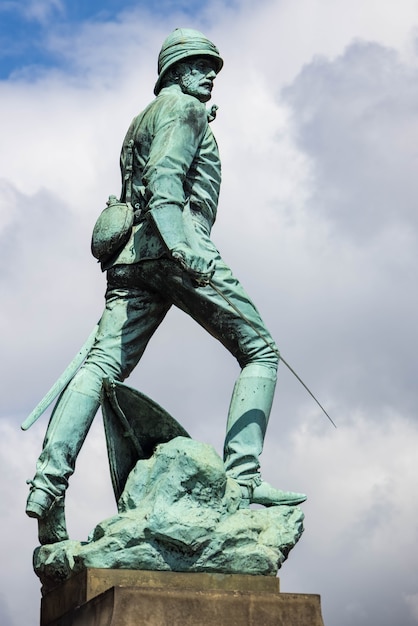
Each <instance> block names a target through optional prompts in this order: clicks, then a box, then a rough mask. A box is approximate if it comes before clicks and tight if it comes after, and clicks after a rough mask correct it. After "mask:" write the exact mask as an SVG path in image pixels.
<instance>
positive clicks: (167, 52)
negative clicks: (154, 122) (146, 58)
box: [154, 28, 224, 95]
mask: <svg viewBox="0 0 418 626" xmlns="http://www.w3.org/2000/svg"><path fill="white" fill-rule="evenodd" d="M194 56H204V57H211V58H212V59H214V61H215V62H216V73H218V72H219V71H220V70H221V69H222V66H223V64H224V62H223V59H222V58H221V57H220V56H219V50H218V48H217V47H216V46H215V45H214V44H213V43H212V42H211V41H210V40H209V39H208V38H207V37H205V35H204V34H203V33H201V32H199V31H198V30H194V29H193V28H176V29H175V30H173V32H172V33H170V34H169V36H168V37H167V39H166V40H165V41H164V43H163V45H162V47H161V50H160V54H159V55H158V80H157V82H156V83H155V87H154V93H155V95H157V94H158V93H159V91H160V89H161V81H162V79H163V78H164V74H165V73H166V71H167V70H168V69H169V68H170V67H171V66H172V65H174V63H177V62H178V61H182V60H183V59H187V58H188V57H194Z"/></svg>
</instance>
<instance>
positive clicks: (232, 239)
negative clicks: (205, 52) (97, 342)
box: [0, 0, 418, 626]
mask: <svg viewBox="0 0 418 626" xmlns="http://www.w3.org/2000/svg"><path fill="white" fill-rule="evenodd" d="M179 26H185V27H193V28H197V29H199V30H202V31H203V32H205V33H206V34H207V35H208V36H209V37H210V38H211V39H212V40H213V41H214V42H215V43H216V45H217V46H218V47H219V49H220V52H221V55H222V56H223V58H224V61H225V65H224V68H223V70H222V72H221V73H220V74H219V76H218V77H217V79H216V81H215V86H214V92H213V102H215V103H216V104H217V105H218V106H219V111H218V116H217V119H216V120H215V122H213V124H212V130H213V131H214V133H215V135H216V138H217V140H218V144H219V148H220V153H221V158H222V165H223V183H222V191H221V198H220V204H219V217H218V219H217V223H216V224H215V227H214V230H213V239H214V241H215V243H216V245H217V247H218V248H219V249H220V250H221V253H222V255H223V257H224V259H225V260H226V261H227V263H228V264H230V265H231V267H232V268H233V270H234V272H235V274H236V275H237V276H238V277H239V279H240V280H241V282H242V283H243V285H244V286H245V288H246V289H247V291H248V292H249V293H250V295H251V297H252V299H253V300H254V302H255V303H256V305H257V307H258V309H259V310H260V312H261V313H262V316H263V318H264V320H265V322H266V324H267V326H268V327H269V329H270V331H271V332H272V334H273V336H274V338H275V340H276V342H277V344H278V345H279V347H280V350H281V352H282V354H283V356H284V358H285V359H286V361H288V362H289V363H290V365H291V366H292V367H293V368H294V369H295V370H296V371H297V372H298V374H299V375H300V376H301V377H302V378H303V380H304V381H305V382H306V383H307V384H308V385H309V387H310V388H311V389H312V390H313V392H314V393H315V394H316V395H317V397H318V398H319V400H320V401H321V403H322V404H323V405H324V406H325V407H326V408H327V410H328V412H329V413H330V415H331V416H332V418H333V420H334V421H335V422H336V423H337V427H338V428H337V429H334V428H333V427H332V425H331V424H330V423H329V422H328V420H327V419H326V417H325V416H324V415H323V414H322V413H321V411H320V409H318V407H317V406H316V405H315V403H314V402H313V401H312V399H311V398H310V397H309V396H308V394H307V393H306V392H305V391H304V390H303V388H302V387H301V385H300V384H299V383H298V382H297V381H296V380H295V378H294V377H292V375H291V374H290V372H289V371H287V369H286V368H285V366H284V365H283V364H281V365H280V367H279V382H278V389H277V394H276V399H275V403H274V407H273V411H272V415H271V419H270V424H269V429H268V432H267V437H266V443H265V450H264V453H263V456H262V472H263V476H264V478H265V479H266V480H268V481H269V482H271V483H273V484H274V485H276V486H277V487H280V488H282V489H286V490H294V491H301V492H304V493H307V494H308V500H307V502H306V503H305V504H304V505H303V510H304V512H305V516H306V518H305V532H304V535H303V537H302V539H301V540H300V542H299V543H298V545H297V546H296V547H295V548H294V550H293V551H292V552H291V553H290V556H289V559H288V561H287V562H286V563H285V564H284V566H283V568H282V570H281V571H280V578H281V588H282V590H283V591H288V592H292V593H317V594H320V595H321V602H322V611H323V617H324V623H325V626H394V625H395V624H396V626H414V625H416V624H418V571H417V556H416V555H417V539H418V502H417V498H416V493H417V488H418V484H417V483H418V480H417V449H418V415H417V405H418V390H417V384H416V378H417V359H416V351H417V335H416V320H417V318H418V297H417V288H416V285H417V283H418V281H417V278H418V276H417V274H418V270H417V268H418V245H417V239H418V212H417V209H416V198H417V197H418V175H417V172H418V147H417V146H418V80H417V79H418V2H417V1H416V0H399V1H398V2H396V3H394V2H392V1H390V0H380V2H379V3H377V2H376V1H375V0H350V1H349V0H321V1H320V0H297V1H296V0H258V1H257V2H251V1H250V0H230V1H227V0H207V1H200V2H197V1H195V2H190V1H189V2H182V1H177V0H172V1H168V0H167V1H165V2H158V1H155V2H145V1H139V2H134V1H124V0H120V1H119V2H117V1H116V0H108V1H102V2H96V1H90V2H88V3H86V2H81V1H73V2H70V1H69V0H67V1H65V0H20V1H19V2H18V1H12V0H10V1H7V0H6V1H2V2H1V3H0V42H1V45H0V101H1V108H2V116H1V121H0V124H1V131H0V132H1V149H0V260H1V263H2V268H3V269H2V272H1V274H0V294H1V296H0V297H1V302H2V306H1V309H0V328H1V350H2V359H1V365H0V380H1V390H2V393H1V400H0V471H1V476H2V480H1V483H2V498H1V502H0V511H1V516H2V534H1V538H0V553H1V555H2V585H1V587H0V623H1V624H2V626H22V624H25V626H32V625H34V626H36V624H38V622H39V604H40V591H39V582H38V579H37V578H36V576H35V575H34V573H33V571H32V564H31V559H32V552H33V549H34V548H35V547H36V545H37V529H36V523H34V521H33V520H31V519H29V518H27V517H26V516H25V513H24V507H25V500H26V495H27V485H26V480H27V479H30V478H31V477H32V476H33V473H34V467H35V462H36V459H37V456H38V454H39V452H40V449H41V445H42V439H43V435H44V433H45V428H46V425H47V420H48V415H44V416H43V417H42V418H41V419H40V420H39V421H38V422H37V423H36V424H35V425H34V426H33V427H32V428H31V429H30V430H29V431H27V432H25V433H23V432H22V431H21V430H20V424H21V422H22V421H23V420H24V419H25V417H26V416H27V415H28V414H29V413H30V411H31V410H32V409H33V407H34V406H35V405H36V404H37V402H38V401H39V400H40V399H41V398H42V396H43V395H44V393H45V392H46V391H47V390H48V388H49V387H50V386H51V385H52V383H53V382H54V381H55V379H56V378H57V377H58V376H59V375H60V374H61V372H62V371H63V370H64V368H65V367H66V365H67V364H68V363H69V362H70V360H71V359H72V357H73V356H74V355H75V354H76V352H77V351H78V350H79V348H80V346H81V345H82V344H83V342H84V341H85V339H86V338H87V336H88V334H89V333H90V331H91V329H92V328H93V326H94V325H95V323H96V322H97V320H98V319H99V318H100V315H101V310H102V306H103V295H104V290H105V277H104V275H103V274H101V272H100V268H99V266H98V265H97V263H96V262H95V260H94V259H93V257H92V256H91V253H90V237H91V231H92V228H93V225H94V222H95V219H96V217H97V215H98V214H99V212H100V211H101V210H102V208H103V207H104V206H105V202H106V200H107V197H108V196H109V195H110V194H115V195H117V194H118V193H119V189H120V174H119V150H120V146H121V142H122V140H123V137H124V134H125V132H126V129H127V127H128V125H129V123H130V121H131V119H132V118H133V117H134V116H135V115H136V114H137V113H138V112H139V111H141V110H142V108H143V107H144V106H146V104H148V102H149V101H150V100H151V99H152V97H153V93H152V92H153V86H154V83H155V80H156V78H157V56H158V52H159V49H160V47H161V43H162V41H163V40H164V38H165V37H166V35H167V34H168V33H169V32H170V31H171V30H173V29H174V28H176V27H179ZM254 241H255V242H256V246H254ZM237 374H238V366H237V364H236V363H235V362H234V360H233V359H232V358H231V357H230V355H229V354H228V353H227V352H226V351H225V350H224V349H223V348H222V346H220V345H219V344H218V343H217V342H216V341H215V340H214V339H213V338H211V337H209V336H208V335H207V334H206V333H205V332H204V331H203V330H202V329H200V328H199V327H198V326H197V325H196V324H195V323H194V322H193V320H191V319H189V318H187V316H186V315H184V314H183V313H180V312H179V311H176V310H172V311H170V313H169V315H168V316H167V318H166V320H165V321H164V324H163V325H162V326H161V328H160V329H159V330H158V332H157V333H156V335H155V336H154V337H153V340H152V342H151V343H150V345H149V347H148V348H147V351H146V353H145V355H144V357H143V359H142V360H141V362H140V364H139V365H138V367H137V369H136V370H135V372H134V373H133V374H132V375H131V377H130V378H129V380H128V381H127V382H128V384H129V385H131V386H132V387H135V388H137V389H140V390H141V391H143V392H144V393H146V394H147V395H149V396H150V397H151V398H153V399H155V400H156V401H157V402H158V403H159V404H161V405H162V406H164V407H165V408H166V409H167V410H168V411H169V412H170V413H171V414H172V415H173V416H174V417H175V418H176V419H177V420H178V421H180V422H181V423H182V424H183V426H184V427H185V428H186V429H187V430H188V431H189V432H190V434H191V435H192V436H193V437H194V438H196V439H198V440H201V441H205V442H208V443H210V444H212V445H214V446H215V448H216V449H217V450H218V452H221V450H222V444H223V437H224V431H225V421H226V414H227V410H228V404H229V398H230V394H231V391H232V387H233V384H234V380H235V378H236V376H237ZM115 510H116V509H115V503H114V501H113V497H112V492H111V486H110V478H109V472H108V468H107V458H106V451H105V442H104V435H103V428H102V424H101V418H100V415H98V416H97V418H96V420H95V423H94V425H93V428H92V430H91V431H90V433H89V436H88V438H87V440H86V443H85V445H84V447H83V450H82V452H81V454H80V457H79V460H78V463H77V468H76V472H75V474H74V476H73V478H72V479H71V482H70V488H69V490H68V496H67V517H68V526H69V532H70V536H71V538H73V539H79V540H85V539H86V538H87V536H88V534H89V532H90V531H91V529H92V528H94V526H95V525H96V523H98V522H99V521H101V520H103V519H105V518H106V517H109V516H110V515H113V514H114V512H115Z"/></svg>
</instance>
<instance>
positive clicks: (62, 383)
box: [21, 324, 99, 430]
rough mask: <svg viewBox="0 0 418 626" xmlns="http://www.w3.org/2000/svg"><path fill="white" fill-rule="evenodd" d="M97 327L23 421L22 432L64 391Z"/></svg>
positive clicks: (87, 348)
mask: <svg viewBox="0 0 418 626" xmlns="http://www.w3.org/2000/svg"><path fill="white" fill-rule="evenodd" d="M98 327H99V324H96V326H95V327H94V328H93V330H92V331H91V333H90V335H89V336H88V338H87V341H86V342H85V343H84V345H83V346H82V347H81V349H80V351H79V352H78V353H77V354H76V355H75V357H74V358H73V360H72V361H71V363H70V364H69V365H68V366H67V368H66V369H65V370H64V372H63V373H62V374H61V376H60V377H59V378H58V380H57V381H56V382H55V383H54V384H53V385H52V387H51V389H50V390H49V391H48V393H47V394H46V395H45V396H44V397H43V398H42V400H41V401H40V402H39V404H38V405H37V406H36V407H35V408H34V409H33V411H32V413H31V414H30V415H29V416H28V417H27V418H26V419H25V421H24V422H23V424H22V425H21V429H22V430H28V428H30V427H31V426H32V424H34V423H35V422H36V420H37V419H39V418H40V417H41V415H42V413H44V412H45V411H46V409H47V408H48V407H49V405H50V404H52V402H53V401H54V400H55V398H56V397H57V396H59V394H60V393H61V392H62V391H64V389H65V388H66V386H67V385H68V383H69V382H70V380H71V379H72V378H74V376H75V374H76V372H77V370H78V369H79V367H80V366H81V364H82V363H83V361H84V359H85V358H86V356H87V354H88V352H89V350H90V348H91V347H92V345H93V343H94V340H95V338H96V334H97V329H98Z"/></svg>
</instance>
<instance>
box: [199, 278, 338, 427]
mask: <svg viewBox="0 0 418 626" xmlns="http://www.w3.org/2000/svg"><path fill="white" fill-rule="evenodd" d="M206 284H208V285H210V286H211V287H212V289H214V290H215V291H216V293H217V294H218V295H219V296H221V298H223V299H224V300H225V302H227V303H228V304H229V306H230V307H231V308H232V309H233V310H234V311H235V313H237V315H239V317H240V318H241V319H242V320H244V322H246V323H247V324H249V325H250V326H251V328H252V329H253V330H254V332H256V333H257V335H258V336H259V337H260V339H262V340H263V341H264V343H265V344H266V345H267V346H268V347H269V348H271V350H273V352H275V353H276V354H277V356H278V357H279V358H280V360H281V361H283V363H284V365H286V367H287V368H288V370H289V371H290V372H292V374H293V376H295V378H296V379H297V380H298V381H299V382H300V384H301V385H302V387H304V389H306V391H307V392H308V393H309V395H310V396H311V398H313V399H314V400H315V402H316V404H317V405H318V406H319V408H320V409H321V410H322V411H323V412H324V413H325V415H326V416H327V418H328V419H329V421H330V422H331V424H332V425H333V426H334V428H337V425H336V424H335V422H334V421H333V420H332V419H331V417H330V416H329V415H328V413H327V412H326V410H325V409H324V407H323V406H322V404H321V403H320V402H319V400H318V399H317V398H316V397H315V396H314V394H313V393H312V391H311V390H310V389H309V387H308V386H307V385H305V383H304V382H303V380H302V379H301V378H300V376H298V374H296V372H295V370H294V369H293V368H292V367H290V365H289V363H287V361H285V359H284V358H283V357H282V355H281V354H280V352H279V351H278V349H277V348H276V346H274V345H273V344H272V343H271V342H270V341H268V340H267V339H266V337H264V335H262V334H261V333H260V331H259V330H258V328H256V327H255V326H254V324H252V323H251V321H250V320H249V319H248V318H247V317H246V316H245V315H244V313H243V312H242V311H240V310H239V308H238V307H237V306H235V304H234V303H233V302H232V300H231V299H230V298H229V297H228V296H227V295H226V294H224V293H223V292H222V291H221V290H220V289H219V288H218V287H217V286H216V285H215V284H214V283H213V281H212V280H209V281H207V283H206Z"/></svg>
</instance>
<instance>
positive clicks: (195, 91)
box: [178, 57, 216, 102]
mask: <svg viewBox="0 0 418 626" xmlns="http://www.w3.org/2000/svg"><path fill="white" fill-rule="evenodd" d="M215 67H216V65H215V63H214V62H213V61H211V59H210V58H206V57H196V58H193V59H190V60H189V61H184V62H182V63H179V67H178V76H179V85H180V88H181V90H182V91H183V93H187V94H188V95H189V96H194V97H195V98H197V99H198V100H200V102H207V101H208V100H210V97H211V94H212V87H213V81H214V80H215V78H216V72H215Z"/></svg>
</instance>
